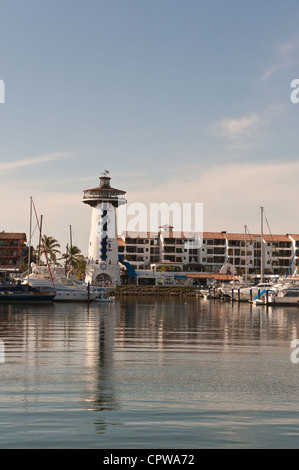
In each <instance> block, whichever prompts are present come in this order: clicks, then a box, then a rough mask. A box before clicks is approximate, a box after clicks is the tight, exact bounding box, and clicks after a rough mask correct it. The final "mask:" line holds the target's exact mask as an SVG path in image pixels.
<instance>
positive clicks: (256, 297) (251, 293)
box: [227, 207, 278, 303]
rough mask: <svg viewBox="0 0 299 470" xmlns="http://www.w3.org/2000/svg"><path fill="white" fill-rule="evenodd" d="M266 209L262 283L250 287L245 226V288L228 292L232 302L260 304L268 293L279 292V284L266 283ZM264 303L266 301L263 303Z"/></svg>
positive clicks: (262, 249) (262, 231)
mask: <svg viewBox="0 0 299 470" xmlns="http://www.w3.org/2000/svg"><path fill="white" fill-rule="evenodd" d="M263 223H264V208H263V207H261V276H260V282H259V283H258V284H257V285H255V286H249V285H248V272H247V227H246V226H245V258H246V259H245V286H243V287H240V288H237V289H236V288H234V289H231V291H230V292H229V291H227V294H228V296H229V297H231V298H232V300H238V301H247V302H248V301H249V302H254V303H259V302H260V301H261V297H262V296H263V295H266V293H267V292H268V293H274V292H276V291H277V289H278V287H277V283H276V282H265V276H264V271H265V268H264V263H265V247H264V241H263V238H264V229H263ZM263 302H264V301H263Z"/></svg>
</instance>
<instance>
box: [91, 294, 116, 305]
mask: <svg viewBox="0 0 299 470" xmlns="http://www.w3.org/2000/svg"><path fill="white" fill-rule="evenodd" d="M95 300H96V301H97V302H103V303H105V302H114V301H115V297H106V296H105V295H100V296H99V297H97V298H96V299H95Z"/></svg>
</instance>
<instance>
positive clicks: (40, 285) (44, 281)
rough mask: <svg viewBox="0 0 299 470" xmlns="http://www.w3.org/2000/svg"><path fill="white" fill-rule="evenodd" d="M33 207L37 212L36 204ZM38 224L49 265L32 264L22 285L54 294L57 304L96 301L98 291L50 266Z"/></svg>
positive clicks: (60, 268)
mask: <svg viewBox="0 0 299 470" xmlns="http://www.w3.org/2000/svg"><path fill="white" fill-rule="evenodd" d="M33 207H34V210H35V206H34V203H33ZM35 215H36V210H35ZM36 219H37V217H36ZM37 224H38V226H39V231H40V240H41V243H42V245H43V248H44V253H45V256H46V261H47V265H46V266H37V265H35V264H34V263H31V265H30V269H29V267H28V276H27V279H25V280H23V282H22V285H29V286H31V287H34V288H36V289H38V290H39V291H40V292H49V291H50V292H52V293H53V294H55V297H54V301H55V302H91V301H92V300H95V299H96V298H97V297H98V295H99V292H98V291H93V290H92V289H91V288H90V286H88V285H87V284H84V285H83V284H82V283H79V282H75V280H72V279H71V278H69V277H68V276H67V275H66V274H65V268H64V267H62V266H51V267H50V266H49V262H48V257H47V253H46V250H45V246H44V243H43V239H42V236H41V229H40V225H39V223H38V219H37ZM70 230H71V228H70Z"/></svg>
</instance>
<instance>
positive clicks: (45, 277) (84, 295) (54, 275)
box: [22, 264, 100, 302]
mask: <svg viewBox="0 0 299 470" xmlns="http://www.w3.org/2000/svg"><path fill="white" fill-rule="evenodd" d="M22 284H29V285H30V286H32V287H35V288H37V289H39V290H40V291H41V292H49V291H50V292H55V297H54V301H55V302H90V301H92V300H95V299H96V298H97V297H98V296H99V294H100V292H99V291H98V289H96V290H93V289H92V288H90V287H89V286H88V285H87V284H83V283H80V282H79V281H78V282H76V280H75V279H71V278H68V277H67V276H65V274H64V268H61V267H60V266H58V267H52V269H51V275H50V273H49V271H48V268H47V266H36V265H35V264H32V272H31V273H30V274H29V276H27V277H26V279H25V280H24V281H23V282H22Z"/></svg>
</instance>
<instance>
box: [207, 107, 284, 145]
mask: <svg viewBox="0 0 299 470" xmlns="http://www.w3.org/2000/svg"><path fill="white" fill-rule="evenodd" d="M284 109H285V105H283V104H277V105H273V106H269V107H268V108H267V109H266V110H265V111H262V112H260V113H257V112H256V113H251V114H249V115H248V116H242V117H240V118H224V119H222V120H220V121H217V122H215V123H214V124H213V125H212V133H213V134H215V135H218V136H221V137H226V138H228V139H231V140H238V139H240V138H244V137H250V136H251V135H252V134H253V133H256V132H257V131H259V130H260V129H261V128H263V127H264V126H266V125H268V124H270V122H271V120H272V119H273V118H274V117H276V116H278V115H279V114H281V113H282V112H283V111H284Z"/></svg>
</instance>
